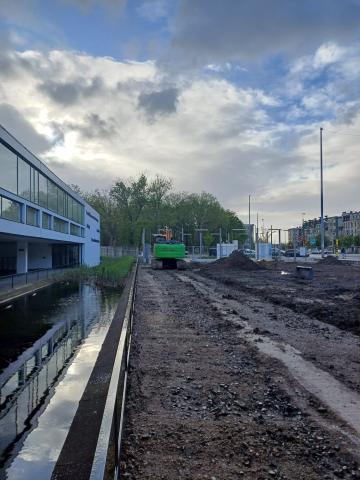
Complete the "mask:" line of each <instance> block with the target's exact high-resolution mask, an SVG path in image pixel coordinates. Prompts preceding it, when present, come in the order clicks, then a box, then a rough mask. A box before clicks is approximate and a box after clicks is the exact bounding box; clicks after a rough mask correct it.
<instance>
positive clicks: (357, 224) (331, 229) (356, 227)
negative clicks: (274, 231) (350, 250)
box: [289, 211, 360, 243]
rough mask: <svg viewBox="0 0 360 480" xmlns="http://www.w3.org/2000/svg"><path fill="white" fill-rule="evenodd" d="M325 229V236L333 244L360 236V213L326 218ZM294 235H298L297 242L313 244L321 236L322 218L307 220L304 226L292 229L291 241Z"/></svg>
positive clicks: (348, 213)
mask: <svg viewBox="0 0 360 480" xmlns="http://www.w3.org/2000/svg"><path fill="white" fill-rule="evenodd" d="M324 227H325V228H324V230H325V236H326V237H327V238H328V240H329V241H330V242H331V243H335V241H336V239H340V238H342V237H347V236H349V235H352V236H355V235H360V212H353V211H350V212H343V213H342V214H341V215H334V216H332V217H327V216H325V217H324ZM294 235H297V237H296V238H297V239H298V240H297V241H299V240H300V241H301V240H302V239H303V240H304V242H305V243H311V240H313V239H316V238H318V236H319V235H320V218H314V219H312V220H305V221H304V223H303V225H302V226H298V227H294V228H290V229H289V241H291V242H292V241H293V238H294Z"/></svg>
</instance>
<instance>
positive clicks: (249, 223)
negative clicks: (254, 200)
mask: <svg viewBox="0 0 360 480" xmlns="http://www.w3.org/2000/svg"><path fill="white" fill-rule="evenodd" d="M250 201H251V195H249V248H251V233H250V205H251V203H250Z"/></svg>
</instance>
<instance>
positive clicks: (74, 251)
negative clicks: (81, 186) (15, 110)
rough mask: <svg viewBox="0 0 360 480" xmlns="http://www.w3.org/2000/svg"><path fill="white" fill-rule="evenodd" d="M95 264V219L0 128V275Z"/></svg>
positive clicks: (97, 235)
mask: <svg viewBox="0 0 360 480" xmlns="http://www.w3.org/2000/svg"><path fill="white" fill-rule="evenodd" d="M99 262H100V216H99V214H98V213H97V212H96V210H94V209H93V208H92V207H91V206H90V205H88V204H87V203H86V202H85V200H84V199H83V198H81V197H80V196H79V195H78V194H77V193H76V192H74V191H73V190H72V189H71V188H70V187H69V186H68V185H66V184H65V183H64V182H63V181H62V180H60V179H59V178H58V177H57V176H56V175H55V174H54V173H53V172H51V170H49V168H48V167H47V166H46V165H45V164H44V163H42V162H41V161H40V160H39V159H38V158H37V157H36V156H35V155H33V154H32V153H31V152H30V151H29V150H27V148H26V147H24V146H23V145H22V144H21V143H20V142H19V141H18V140H17V139H16V138H15V137H13V136H12V135H11V134H10V133H9V132H8V131H7V130H5V128H3V127H2V126H1V125H0V275H6V274H11V273H26V272H28V271H31V270H37V269H44V268H59V267H69V266H77V265H81V264H84V265H89V266H93V265H97V264H98V263H99Z"/></svg>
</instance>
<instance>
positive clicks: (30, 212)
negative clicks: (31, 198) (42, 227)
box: [26, 207, 39, 227]
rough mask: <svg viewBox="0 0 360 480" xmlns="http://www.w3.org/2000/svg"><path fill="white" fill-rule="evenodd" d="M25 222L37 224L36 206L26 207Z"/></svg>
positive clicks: (35, 225)
mask: <svg viewBox="0 0 360 480" xmlns="http://www.w3.org/2000/svg"><path fill="white" fill-rule="evenodd" d="M26 223H27V224H28V225H33V226H34V227H38V226H39V222H38V210H36V208H32V207H26Z"/></svg>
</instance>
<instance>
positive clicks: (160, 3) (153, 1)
mask: <svg viewBox="0 0 360 480" xmlns="http://www.w3.org/2000/svg"><path fill="white" fill-rule="evenodd" d="M168 10H169V2H168V1H167V0H143V2H142V3H141V4H140V5H139V6H138V7H137V9H136V11H137V13H138V14H139V15H140V16H141V17H143V18H145V19H146V20H148V21H150V22H156V21H158V20H159V19H162V18H164V17H166V16H167V14H168Z"/></svg>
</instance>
